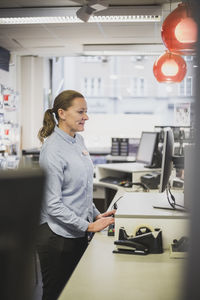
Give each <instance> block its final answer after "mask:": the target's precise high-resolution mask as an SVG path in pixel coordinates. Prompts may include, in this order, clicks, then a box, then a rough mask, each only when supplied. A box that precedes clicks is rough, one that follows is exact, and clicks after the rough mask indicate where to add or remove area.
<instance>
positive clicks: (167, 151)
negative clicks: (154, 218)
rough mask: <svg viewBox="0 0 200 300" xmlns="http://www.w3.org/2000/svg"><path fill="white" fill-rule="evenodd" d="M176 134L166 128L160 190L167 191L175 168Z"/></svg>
mask: <svg viewBox="0 0 200 300" xmlns="http://www.w3.org/2000/svg"><path fill="white" fill-rule="evenodd" d="M173 151H174V136H173V131H172V130H171V129H170V128H166V129H165V130H164V140H163V151H162V164H161V176H160V187H159V192H160V193H162V192H164V191H165V189H166V187H167V185H168V183H169V178H170V175H171V172H172V168H173V159H172V158H173Z"/></svg>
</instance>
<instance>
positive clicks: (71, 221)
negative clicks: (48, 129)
mask: <svg viewBox="0 0 200 300" xmlns="http://www.w3.org/2000/svg"><path fill="white" fill-rule="evenodd" d="M40 166H41V167H43V168H44V169H45V170H46V171H47V183H46V194H45V201H44V204H43V208H42V213H41V223H45V222H47V223H48V225H49V227H50V228H51V230H52V231H53V232H55V233H56V234H58V235H61V236H64V237H67V238H78V237H83V236H84V235H85V232H86V230H87V228H88V225H89V222H93V220H94V219H95V217H96V216H97V215H98V214H100V212H99V211H98V210H97V208H96V207H95V205H94V204H93V164H92V161H91V158H90V155H89V153H88V151H87V149H86V147H85V145H84V141H83V137H82V136H81V135H80V134H76V136H75V137H71V136H70V135H68V134H67V133H66V132H64V131H63V130H61V129H59V128H58V127H57V126H56V127H55V129H54V132H53V133H52V134H51V135H50V136H49V137H48V138H47V139H46V140H45V142H44V144H43V146H42V149H41V152H40Z"/></svg>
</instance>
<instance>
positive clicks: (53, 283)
mask: <svg viewBox="0 0 200 300" xmlns="http://www.w3.org/2000/svg"><path fill="white" fill-rule="evenodd" d="M87 120H88V116H87V103H86V101H85V99H84V97H83V95H81V94H80V93H78V92H76V91H72V90H66V91H63V92H62V93H60V94H59V95H58V96H57V97H56V98H55V101H54V105H53V108H52V109H48V110H47V111H46V112H45V114H44V120H43V127H42V128H41V129H40V131H39V133H38V137H39V139H40V141H41V142H44V143H43V145H42V149H41V152H40V165H41V166H42V167H43V168H45V169H46V171H47V187H46V195H45V203H44V205H43V208H42V213H41V225H40V228H39V237H38V245H37V250H38V254H39V259H40V265H41V272H42V280H43V298H42V299H43V300H55V299H57V298H58V296H59V294H60V292H61V291H62V289H63V287H64V285H65V284H66V282H67V281H68V279H69V277H70V275H71V274H72V272H73V270H74V268H75V267H76V265H77V263H78V261H79V260H80V258H81V256H82V254H83V253H84V251H85V249H86V247H87V245H88V238H87V233H88V232H89V233H90V232H97V231H100V230H103V229H104V228H106V227H107V226H108V225H110V224H112V223H114V218H113V214H114V212H115V211H110V212H106V213H103V214H100V212H99V211H98V210H97V208H96V207H95V205H94V204H93V200H92V194H93V165H92V161H91V159H90V156H89V153H88V151H87V149H86V147H85V145H84V141H83V138H82V136H81V135H80V134H77V132H80V131H83V130H84V125H85V121H87ZM44 139H45V141H44Z"/></svg>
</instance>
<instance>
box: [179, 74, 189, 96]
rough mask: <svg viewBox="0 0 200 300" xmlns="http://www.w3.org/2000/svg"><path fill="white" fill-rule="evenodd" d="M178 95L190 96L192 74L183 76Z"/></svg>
mask: <svg viewBox="0 0 200 300" xmlns="http://www.w3.org/2000/svg"><path fill="white" fill-rule="evenodd" d="M179 96H182V97H183V96H184V97H185V96H192V76H188V77H186V78H184V80H183V81H182V82H181V83H180V86H179Z"/></svg>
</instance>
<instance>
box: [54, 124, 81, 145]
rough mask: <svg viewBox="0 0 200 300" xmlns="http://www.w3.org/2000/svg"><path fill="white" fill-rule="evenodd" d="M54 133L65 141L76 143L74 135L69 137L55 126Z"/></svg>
mask: <svg viewBox="0 0 200 300" xmlns="http://www.w3.org/2000/svg"><path fill="white" fill-rule="evenodd" d="M54 132H55V133H56V134H58V135H60V136H61V137H62V138H63V139H64V140H65V141H67V142H70V143H72V144H74V143H76V135H75V137H72V136H71V135H69V134H68V133H66V132H65V131H63V130H62V129H60V128H59V127H57V126H55V128H54Z"/></svg>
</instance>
